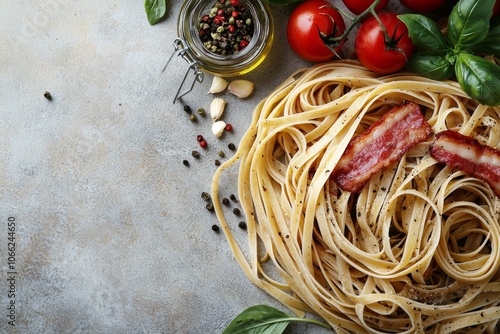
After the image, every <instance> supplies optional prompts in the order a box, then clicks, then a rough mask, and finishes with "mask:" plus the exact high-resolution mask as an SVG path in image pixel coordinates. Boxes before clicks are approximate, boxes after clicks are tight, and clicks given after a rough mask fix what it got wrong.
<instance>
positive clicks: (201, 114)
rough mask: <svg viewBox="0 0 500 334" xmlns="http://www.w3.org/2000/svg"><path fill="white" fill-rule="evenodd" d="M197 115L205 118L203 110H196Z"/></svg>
mask: <svg viewBox="0 0 500 334" xmlns="http://www.w3.org/2000/svg"><path fill="white" fill-rule="evenodd" d="M197 113H198V115H200V116H205V115H206V112H205V109H203V108H198V110H197Z"/></svg>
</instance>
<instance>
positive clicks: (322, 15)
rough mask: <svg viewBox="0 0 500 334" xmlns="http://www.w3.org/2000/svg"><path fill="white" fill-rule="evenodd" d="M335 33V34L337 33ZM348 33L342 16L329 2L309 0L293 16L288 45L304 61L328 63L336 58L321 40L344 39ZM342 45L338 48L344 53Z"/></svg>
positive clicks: (288, 26) (289, 23) (337, 49)
mask: <svg viewBox="0 0 500 334" xmlns="http://www.w3.org/2000/svg"><path fill="white" fill-rule="evenodd" d="M334 30H335V31H334ZM344 31H345V22H344V19H343V18H342V15H340V13H339V12H338V11H337V10H336V9H335V8H334V7H332V4H331V3H330V2H328V1H325V0H308V1H305V2H303V3H301V4H300V5H299V6H297V8H295V9H294V11H293V12H292V14H291V15H290V19H289V20H288V25H287V38H288V43H289V44H290V47H291V48H292V50H293V51H294V52H295V53H296V54H297V55H298V56H300V57H301V58H303V59H305V60H309V61H314V62H321V61H326V60H329V59H331V58H333V57H334V56H335V53H334V52H333V51H331V50H330V49H329V48H328V47H327V46H326V45H325V42H324V41H323V40H322V39H321V37H320V32H321V34H323V35H326V36H330V35H331V36H333V35H334V36H340V35H342V34H343V33H344ZM341 48H342V43H341V44H340V45H339V46H338V47H336V48H335V51H336V52H340V50H341Z"/></svg>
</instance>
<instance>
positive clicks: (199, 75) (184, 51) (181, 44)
mask: <svg viewBox="0 0 500 334" xmlns="http://www.w3.org/2000/svg"><path fill="white" fill-rule="evenodd" d="M173 45H174V52H173V53H172V54H171V55H170V58H169V59H168V61H167V63H166V64H165V66H164V67H163V69H162V70H161V71H162V72H165V70H166V69H167V66H168V64H169V63H170V61H171V60H172V58H173V56H174V55H175V54H177V56H181V57H182V58H184V60H185V61H186V62H187V63H188V68H187V70H186V73H185V74H184V78H183V79H182V82H181V84H180V85H179V89H177V93H176V94H175V97H174V101H173V103H175V102H176V101H177V100H179V99H180V98H181V97H183V96H184V95H186V94H188V93H189V92H191V91H192V90H193V87H194V84H195V83H196V81H198V82H200V83H201V82H202V81H203V78H204V73H203V72H202V71H201V70H200V68H199V66H198V61H197V60H195V59H194V57H193V55H192V53H191V51H190V50H189V47H187V46H186V42H185V41H184V40H183V39H182V38H176V39H175V40H174V42H173ZM191 69H192V70H193V74H194V78H193V81H192V82H191V85H190V86H189V88H188V90H187V91H185V92H183V93H182V94H181V90H182V87H183V86H184V83H185V82H186V79H187V76H188V74H189V71H190V70H191Z"/></svg>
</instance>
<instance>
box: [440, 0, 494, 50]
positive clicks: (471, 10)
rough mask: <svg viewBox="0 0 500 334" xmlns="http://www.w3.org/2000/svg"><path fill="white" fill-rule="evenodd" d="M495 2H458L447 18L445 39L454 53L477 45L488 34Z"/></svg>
mask: <svg viewBox="0 0 500 334" xmlns="http://www.w3.org/2000/svg"><path fill="white" fill-rule="evenodd" d="M494 4H495V0H460V1H459V2H458V3H457V4H456V5H455V7H453V9H452V11H451V13H450V16H449V17H448V32H447V38H448V41H449V43H450V44H451V45H452V46H453V47H454V49H455V51H461V50H465V49H468V48H471V47H473V46H474V45H477V44H479V43H480V42H481V41H482V40H483V39H484V38H485V37H486V35H487V34H488V30H489V28H490V17H491V13H492V11H493V5H494Z"/></svg>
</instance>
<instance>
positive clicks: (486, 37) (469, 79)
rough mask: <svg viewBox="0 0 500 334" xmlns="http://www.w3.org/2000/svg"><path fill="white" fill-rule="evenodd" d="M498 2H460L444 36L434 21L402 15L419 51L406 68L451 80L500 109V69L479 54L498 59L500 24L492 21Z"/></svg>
mask: <svg viewBox="0 0 500 334" xmlns="http://www.w3.org/2000/svg"><path fill="white" fill-rule="evenodd" d="M494 4H495V0H460V1H459V2H458V3H457V4H456V5H455V7H453V9H452V11H451V13H450V16H449V17H448V29H447V33H446V36H443V34H442V33H441V31H440V29H439V27H438V25H437V24H436V22H434V21H433V20H431V19H429V18H428V17H426V16H423V15H419V14H404V15H399V18H400V19H401V20H402V21H403V22H404V23H405V25H406V27H407V28H408V33H409V36H410V38H411V39H412V40H413V43H414V44H415V45H416V46H417V47H418V48H419V52H417V53H415V54H414V55H413V56H412V57H411V59H410V61H409V62H408V65H407V68H408V69H409V70H411V71H413V72H415V73H418V74H420V75H422V76H425V77H428V78H431V79H434V80H445V79H450V78H452V77H453V76H454V75H455V77H456V79H457V81H458V83H459V84H460V86H461V87H462V89H463V90H464V91H465V92H466V93H467V94H468V95H469V96H470V97H471V98H473V99H475V100H477V101H478V102H479V103H482V104H485V105H490V106H497V105H500V66H498V65H496V64H495V63H493V62H492V61H489V60H487V59H485V58H484V57H482V56H479V55H477V54H487V55H493V56H495V57H498V55H499V54H500V44H499V41H500V24H499V23H498V22H499V21H498V20H497V21H493V22H492V23H491V24H490V17H491V13H492V10H493V5H494Z"/></svg>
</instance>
